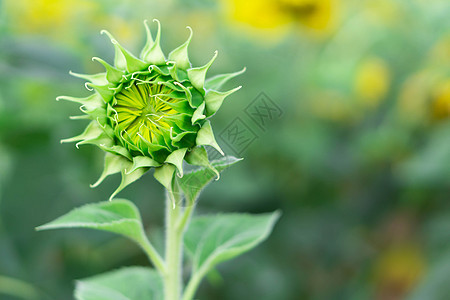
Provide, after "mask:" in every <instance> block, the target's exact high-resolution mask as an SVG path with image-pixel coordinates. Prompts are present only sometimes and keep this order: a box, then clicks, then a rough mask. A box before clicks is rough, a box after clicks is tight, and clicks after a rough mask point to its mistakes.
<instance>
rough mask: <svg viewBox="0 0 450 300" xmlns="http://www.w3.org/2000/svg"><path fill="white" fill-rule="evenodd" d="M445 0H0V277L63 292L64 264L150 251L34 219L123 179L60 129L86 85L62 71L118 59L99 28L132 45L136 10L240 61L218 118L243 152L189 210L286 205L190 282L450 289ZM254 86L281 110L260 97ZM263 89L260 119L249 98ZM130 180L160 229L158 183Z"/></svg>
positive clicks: (416, 291) (113, 260)
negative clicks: (243, 244) (230, 256)
mask: <svg viewBox="0 0 450 300" xmlns="http://www.w3.org/2000/svg"><path fill="white" fill-rule="evenodd" d="M449 14H450V7H449V4H448V1H445V0H432V1H424V0H341V1H337V0H325V1H319V0H259V1H256V0H248V1H237V0H193V1H181V0H169V1H119V0H108V1H107V0H97V1H87V0H86V1H85V0H82V1H74V0H56V1H49V0H1V1H0V200H1V202H0V253H1V254H2V255H1V259H0V276H2V277H0V278H9V279H14V280H20V282H21V283H23V284H26V285H27V286H31V288H32V290H33V291H34V290H36V291H37V292H38V294H39V297H38V299H68V298H70V295H71V291H72V289H73V279H76V278H84V277H89V276H91V275H93V274H96V273H101V272H106V271H108V270H111V269H114V268H118V267H120V266H124V265H135V264H145V261H146V258H145V257H143V256H142V255H140V254H139V253H140V252H139V249H138V248H137V247H135V246H134V245H130V244H128V243H127V241H126V240H125V239H122V238H115V237H113V236H112V235H104V234H97V233H93V232H87V231H86V232H84V231H83V232H79V234H77V233H76V232H75V233H71V234H67V233H65V232H40V233H36V232H35V231H34V227H35V226H36V225H39V224H43V223H45V222H47V221H49V220H51V219H53V218H54V217H55V216H58V215H61V214H62V213H64V212H66V211H68V210H69V209H70V208H72V207H74V206H79V205H80V204H84V203H91V202H98V201H102V200H106V199H107V197H108V192H109V191H111V189H112V188H113V187H114V186H115V185H116V184H117V183H118V181H119V178H115V179H114V178H112V179H109V180H107V181H106V182H105V186H103V187H101V188H98V189H94V190H91V189H89V188H88V185H89V184H90V183H93V182H94V180H95V179H96V178H97V176H98V174H99V172H100V170H101V168H102V164H103V161H102V155H101V153H99V151H96V150H95V149H93V148H92V147H86V148H83V147H81V149H80V150H76V149H75V148H74V147H73V146H72V145H60V144H59V140H60V139H61V138H65V137H69V136H72V135H74V134H76V133H78V132H79V131H81V130H82V128H83V127H84V126H85V124H83V121H80V122H79V123H77V122H69V121H68V120H67V116H68V115H77V114H79V112H77V108H76V106H75V105H71V104H70V103H57V102H56V101H54V99H55V98H56V96H58V95H60V94H62V93H64V94H67V93H68V92H69V93H70V92H72V94H73V95H80V94H82V93H85V94H86V95H87V94H88V92H87V91H83V90H82V89H81V88H80V86H81V84H80V83H81V81H80V82H76V81H74V80H73V79H71V78H70V77H69V75H68V70H72V71H74V72H79V73H94V72H98V71H101V70H100V67H99V66H97V64H95V63H93V62H90V61H86V60H85V57H89V56H100V57H109V58H110V61H111V60H112V56H113V49H111V48H109V47H108V48H107V47H106V46H105V45H108V43H106V42H105V41H104V40H103V39H105V37H104V36H101V35H99V31H100V30H101V29H108V30H109V31H110V32H112V33H113V34H115V36H117V38H118V39H119V40H120V41H121V42H122V44H124V45H127V46H128V47H130V48H131V49H134V50H137V49H140V48H141V45H142V43H143V41H144V32H143V30H142V28H143V27H142V21H143V20H144V19H149V20H151V19H153V18H158V19H160V20H161V22H162V24H165V26H164V27H163V31H164V34H163V37H164V40H163V41H162V45H163V49H173V48H174V47H175V46H177V45H179V44H180V43H181V42H183V41H184V39H185V37H186V34H187V32H186V30H185V26H186V25H190V26H191V27H192V28H193V29H194V32H195V35H194V37H193V39H194V41H193V43H192V47H193V48H192V50H191V51H190V53H192V56H193V57H192V61H193V62H194V63H195V64H196V65H202V64H204V63H206V61H205V59H204V57H208V58H209V57H210V56H211V54H212V53H213V52H214V50H216V49H218V50H219V52H220V54H221V55H220V56H219V58H218V59H217V61H216V62H215V64H216V68H215V69H214V70H215V71H217V73H223V72H227V71H230V70H238V69H240V68H241V67H243V66H246V67H247V72H246V73H245V74H244V75H243V79H242V82H243V83H244V88H243V90H242V92H240V93H239V95H236V96H235V97H234V98H233V99H232V100H231V101H230V102H227V103H224V106H223V110H222V111H221V112H220V113H219V114H218V115H217V116H216V121H217V122H216V124H217V125H216V128H214V129H215V131H216V132H223V133H224V134H223V135H221V137H222V139H221V138H219V139H218V142H219V144H221V146H223V147H224V149H228V151H226V152H228V154H231V155H238V156H243V157H244V158H245V160H244V161H243V162H241V163H240V166H236V167H235V168H233V170H232V171H229V172H230V174H228V171H226V172H224V174H223V179H222V180H221V181H220V182H219V183H212V184H211V185H210V186H209V187H208V188H207V189H206V191H205V192H204V193H203V194H202V195H201V198H200V205H199V209H200V210H203V211H207V212H215V211H250V212H254V213H258V212H267V211H273V210H274V209H277V208H281V209H282V210H283V216H282V218H281V220H280V223H279V226H277V227H276V230H275V232H274V235H273V236H272V238H271V239H270V240H269V241H267V242H266V243H265V244H264V247H261V248H259V249H257V250H254V251H253V252H252V253H251V254H249V255H245V256H243V257H241V258H239V259H238V262H237V263H234V264H225V265H223V266H220V271H221V274H223V276H224V278H223V280H222V279H221V278H218V277H217V275H216V274H215V273H214V274H211V276H210V282H209V283H205V284H203V285H202V286H201V289H200V293H199V294H198V297H199V298H200V299H263V300H264V299H267V300H271V299H407V298H408V297H411V299H414V300H416V299H447V298H448V297H447V298H446V297H445V295H448V292H449V291H448V289H449V286H450V285H449V283H450V282H449V279H448V278H450V277H449V276H448V272H447V270H448V257H449V254H450V247H449V245H450V221H449V220H450V207H449V206H450V204H449V201H448V200H449V198H450V21H449V18H448V15H449ZM261 92H264V93H265V94H266V95H267V96H268V97H269V98H270V99H271V100H272V101H273V103H275V104H276V105H277V106H278V107H279V108H280V109H281V110H282V112H283V114H282V115H281V117H273V116H272V115H271V114H269V111H267V110H265V109H264V107H263V106H261V105H260V104H261V103H260V102H254V100H255V99H256V97H257V96H258V95H259V94H260V93H261ZM258 103H259V104H258ZM255 105H256V107H257V108H258V107H259V112H260V115H259V116H258V117H261V113H264V114H265V116H266V117H263V119H264V118H265V119H264V121H265V122H264V123H263V124H264V125H263V126H259V125H261V124H259V125H258V124H256V123H255V122H254V120H253V119H254V118H253V119H252V116H253V117H255V115H252V114H250V113H247V112H249V111H250V110H249V109H247V110H246V108H255ZM270 116H272V118H270ZM233 117H235V118H238V119H239V120H240V121H239V122H244V123H245V124H246V126H247V127H244V128H247V129H246V130H247V131H248V132H247V133H249V134H250V136H252V137H254V138H252V139H250V140H249V141H252V142H251V143H249V144H248V145H246V147H244V150H242V151H237V152H238V153H236V151H234V150H233V143H232V140H231V139H230V137H229V136H227V135H226V133H227V130H228V129H230V128H232V126H233V125H235V124H236V123H230V119H231V120H234V119H233ZM257 120H258V119H257ZM230 126H231V127H230ZM230 145H231V147H230ZM235 150H236V149H235ZM108 185H109V186H108ZM123 194H124V195H123V196H124V197H126V198H127V199H132V200H133V201H134V202H135V203H136V204H137V205H138V206H139V208H140V210H141V211H142V213H143V220H147V223H146V224H145V226H146V227H147V228H148V233H149V234H150V237H151V239H153V240H155V242H156V243H158V240H159V236H160V231H161V230H162V228H161V226H160V224H161V223H162V211H163V200H162V199H163V195H162V189H161V188H160V187H159V186H158V185H157V184H156V183H154V182H153V180H151V179H150V177H144V178H143V179H141V180H140V181H139V182H138V183H137V184H136V186H135V188H134V189H130V190H125V191H124V192H123ZM445 266H447V267H445ZM19 286H20V285H19ZM212 287H213V288H212ZM0 288H1V285H0ZM429 291H432V292H433V294H432V296H429V295H431V294H430V293H431V292H429ZM6 292H8V291H6V290H1V289H0V298H1V299H17V298H10V297H9V296H8V295H6ZM8 293H9V294H13V293H12V292H11V291H9V292H8ZM30 295H32V293H31V294H29V295H28V296H26V295H25V296H23V297H22V298H23V299H33V298H32V297H33V296H30ZM423 295H427V297H428V296H429V297H431V298H423V297H424V296H423ZM19 299H20V298H19Z"/></svg>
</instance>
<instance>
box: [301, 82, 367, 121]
mask: <svg viewBox="0 0 450 300" xmlns="http://www.w3.org/2000/svg"><path fill="white" fill-rule="evenodd" d="M309 104H310V110H311V111H312V112H313V113H314V114H315V115H316V116H317V117H319V118H322V119H325V120H329V121H334V122H342V123H347V124H352V123H354V122H357V121H358V120H360V119H361V117H362V115H361V113H360V111H359V110H358V109H355V105H354V104H353V100H352V99H351V98H349V97H346V96H345V95H344V94H342V93H341V92H339V91H333V90H327V91H321V92H317V93H315V95H314V96H312V98H311V99H310V101H309Z"/></svg>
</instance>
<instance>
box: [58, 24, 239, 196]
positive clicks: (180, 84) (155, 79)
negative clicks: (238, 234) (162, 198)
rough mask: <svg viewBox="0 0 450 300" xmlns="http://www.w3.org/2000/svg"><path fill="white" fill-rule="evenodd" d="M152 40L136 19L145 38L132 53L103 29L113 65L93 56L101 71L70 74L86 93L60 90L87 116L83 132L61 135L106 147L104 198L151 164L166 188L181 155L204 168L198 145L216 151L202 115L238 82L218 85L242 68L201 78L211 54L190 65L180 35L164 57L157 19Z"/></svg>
mask: <svg viewBox="0 0 450 300" xmlns="http://www.w3.org/2000/svg"><path fill="white" fill-rule="evenodd" d="M154 21H155V22H157V24H158V32H157V34H156V37H155V39H153V37H152V34H151V31H150V29H149V27H148V24H147V22H144V25H145V29H146V33H147V42H146V44H145V46H144V48H143V50H142V52H141V54H140V57H139V58H138V57H136V56H134V55H133V54H131V53H130V52H129V51H127V50H126V49H125V48H123V47H122V46H121V45H120V44H119V43H118V42H117V40H116V39H114V37H113V36H112V35H111V34H110V33H109V32H107V31H102V33H104V34H106V35H107V36H108V37H109V38H110V40H111V42H112V44H113V45H114V48H115V58H114V65H110V64H108V63H107V62H105V61H104V60H102V59H100V58H97V57H94V58H93V60H94V61H97V62H99V63H101V64H102V65H103V66H104V67H105V72H103V73H99V74H93V75H84V74H77V73H73V72H71V74H72V75H74V76H76V77H80V78H82V79H85V80H87V81H88V82H87V83H86V88H87V89H88V90H90V91H92V92H93V94H92V95H90V96H88V97H86V98H75V97H68V96H61V97H58V98H57V99H64V100H69V101H74V102H78V103H80V104H81V107H80V110H81V111H82V112H83V113H84V115H82V116H77V117H72V118H74V119H89V120H90V123H89V124H88V126H87V127H86V129H85V131H84V132H83V133H82V134H80V135H78V136H76V137H73V138H69V139H65V140H62V142H77V144H76V146H77V147H78V146H79V145H82V144H94V145H97V146H98V147H100V148H101V149H102V150H104V151H105V152H106V155H105V166H104V170H103V173H102V174H101V176H100V178H99V179H98V181H97V182H96V183H95V184H93V185H92V186H93V187H95V186H97V185H99V184H100V183H101V182H102V181H103V180H104V179H105V178H106V177H107V176H109V175H112V174H115V173H121V175H122V182H121V184H120V186H119V187H118V188H117V189H116V191H115V192H114V193H113V194H112V195H111V199H112V198H113V197H114V196H115V195H116V194H117V193H119V192H120V191H121V190H122V189H123V188H125V187H126V186H127V185H129V184H130V183H132V182H134V181H136V180H137V179H139V178H140V177H141V176H142V175H144V173H146V172H147V171H148V170H150V169H151V168H155V175H154V176H155V178H156V179H157V180H158V181H159V182H161V183H162V184H163V185H164V186H165V187H166V188H168V189H170V188H171V184H172V180H173V177H174V175H175V173H178V176H180V177H182V176H183V160H185V161H186V162H188V163H190V164H193V165H199V166H203V167H208V168H211V169H212V170H213V171H215V172H216V173H217V174H218V172H217V171H216V170H215V169H214V168H213V167H212V166H211V164H210V162H209V160H208V156H207V153H206V150H205V147H204V146H211V147H213V148H215V149H216V150H217V151H219V152H220V153H221V154H222V155H223V152H222V150H221V149H220V147H219V145H218V144H217V142H216V140H215V138H214V134H213V131H212V128H211V124H210V121H209V118H210V117H212V116H213V115H214V114H215V113H216V112H217V110H218V109H219V108H220V106H221V105H222V103H223V101H224V99H225V98H226V97H227V96H229V95H230V94H232V93H234V92H235V91H237V90H239V89H240V87H237V88H235V89H232V90H229V91H225V92H223V91H219V89H220V88H221V87H222V86H223V84H225V83H226V82H227V81H228V80H230V79H232V78H233V77H235V76H237V75H239V74H242V73H243V72H244V71H245V69H243V70H242V71H239V72H236V73H229V74H222V75H217V76H215V77H212V78H210V79H206V73H207V71H208V69H209V68H210V66H211V65H212V63H213V62H214V60H215V58H216V56H217V51H216V53H215V55H214V57H213V58H212V59H211V60H210V61H209V62H208V63H207V64H206V65H204V66H202V67H195V68H194V67H192V65H191V63H190V61H189V57H188V47H189V44H190V41H191V38H192V29H191V28H190V27H188V29H189V30H190V35H189V38H188V40H187V41H186V42H185V43H184V44H182V45H181V46H179V47H178V48H176V49H174V50H173V51H172V52H170V54H169V56H168V58H167V59H166V57H165V55H164V53H163V52H162V50H161V47H160V37H161V26H160V23H159V21H158V20H154Z"/></svg>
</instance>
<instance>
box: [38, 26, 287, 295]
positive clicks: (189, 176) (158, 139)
mask: <svg viewBox="0 0 450 300" xmlns="http://www.w3.org/2000/svg"><path fill="white" fill-rule="evenodd" d="M156 22H157V23H158V33H157V35H156V38H155V39H153V38H152V35H151V32H150V29H149V27H148V25H147V23H145V28H146V32H147V43H146V45H145V46H144V49H143V50H142V53H141V55H140V58H137V57H135V56H134V55H133V54H131V53H130V52H128V51H127V50H125V48H123V47H122V46H121V45H120V44H119V43H118V42H117V41H116V40H115V39H114V38H113V36H112V35H111V34H109V33H108V32H106V31H103V32H104V33H106V34H107V35H108V36H109V37H110V39H111V42H112V43H113V44H114V47H115V59H114V65H113V66H112V65H109V64H108V63H106V62H105V61H103V60H102V59H100V58H94V59H93V60H95V61H98V62H100V63H101V64H102V65H103V66H104V67H105V69H106V72H104V73H100V74H95V75H82V74H75V73H72V74H73V75H75V76H77V77H81V78H84V79H86V80H88V82H87V83H86V87H87V88H88V89H90V90H92V91H94V93H93V94H92V95H91V96H89V97H87V98H74V97H66V96H63V97H59V98H58V99H64V100H69V101H74V102H78V103H80V104H81V105H82V106H81V110H82V111H83V112H84V113H85V115H83V116H80V117H76V118H81V119H89V120H90V123H89V125H88V126H87V128H86V130H85V131H84V132H83V133H82V134H81V135H79V136H77V137H74V138H71V139H66V140H63V142H77V147H78V145H82V144H94V145H97V146H98V147H99V148H101V149H102V150H104V151H105V153H106V154H105V167H104V171H103V173H102V174H101V176H100V179H99V180H98V181H97V182H96V183H95V184H94V185H93V186H97V185H99V184H100V183H101V182H102V181H103V179H104V178H105V177H107V176H109V175H111V174H115V173H121V175H122V181H121V184H120V185H119V187H118V188H117V189H116V191H114V192H113V194H112V195H111V197H110V201H107V202H100V203H95V204H88V205H85V206H83V207H81V208H78V209H75V210H73V211H71V212H69V213H68V214H66V215H64V216H62V217H60V218H58V219H56V220H54V221H52V222H50V223H48V224H45V225H43V226H40V227H38V229H39V230H45V229H55V228H73V227H85V228H93V229H98V230H105V231H110V232H114V233H117V234H121V235H123V236H126V237H128V238H129V239H131V240H132V241H134V242H136V243H137V244H138V245H139V246H140V247H141V248H142V249H143V251H145V253H146V254H147V256H148V258H149V260H150V261H151V263H152V264H153V266H154V267H155V269H150V268H144V267H129V268H123V269H120V270H116V271H113V272H110V273H107V274H103V275H98V276H95V277H92V278H88V279H85V280H81V281H79V282H78V283H77V286H76V290H75V297H76V298H77V299H80V300H87V299H98V300H100V299H108V300H110V299H130V300H145V299H166V300H178V299H183V300H190V299H193V297H194V294H195V292H196V290H197V288H198V286H199V284H200V282H201V280H202V279H203V278H204V277H205V275H206V274H207V273H208V272H209V271H211V270H212V269H213V268H214V267H215V266H216V265H217V264H219V263H220V262H223V261H225V260H229V259H231V258H233V257H235V256H237V255H239V254H242V253H244V252H246V251H248V250H250V249H252V248H253V247H255V246H256V245H257V244H259V243H261V242H262V241H263V240H264V239H265V238H266V237H267V236H268V235H269V234H270V231H271V230H272V227H273V225H274V223H275V222H276V220H277V219H278V217H279V213H278V212H275V213H272V214H262V215H256V216H255V215H248V214H229V215H227V214H221V215H217V216H200V217H192V214H193V211H194V208H195V205H196V202H197V198H198V197H199V194H200V192H201V190H202V189H203V188H204V187H205V186H206V185H207V184H208V183H209V182H210V181H212V180H213V179H214V178H216V179H218V178H219V174H220V172H221V171H223V170H224V169H226V168H228V167H229V166H231V165H233V164H235V163H237V162H238V161H239V160H240V159H237V158H234V157H232V156H225V157H223V158H221V159H218V160H214V161H210V160H209V159H208V155H207V152H206V149H205V146H211V147H213V148H215V149H216V150H217V151H219V152H220V153H221V154H222V155H223V152H222V150H221V149H220V147H219V145H218V144H217V143H216V140H215V138H214V135H213V131H212V128H211V124H210V121H209V119H210V117H212V116H213V115H214V114H215V113H216V112H217V110H218V109H219V108H220V106H221V105H222V102H223V101H224V99H225V97H227V96H228V95H230V94H232V93H233V92H235V91H237V90H238V89H239V88H240V87H239V88H235V89H232V90H230V91H227V92H220V91H218V90H219V89H220V88H221V87H222V85H223V84H224V83H226V82H227V81H228V80H230V79H232V78H234V77H235V76H237V75H239V74H241V73H242V72H243V71H244V70H242V71H240V72H236V73H230V74H223V75H218V76H215V77H213V78H210V79H208V80H206V72H207V71H208V69H209V67H210V66H211V64H212V63H213V61H214V59H215V57H216V55H217V52H216V55H215V56H214V57H213V59H212V60H211V61H210V62H209V63H207V64H206V65H205V66H203V67H199V68H193V67H192V66H191V63H190V61H189V58H188V46H189V43H190V40H191V37H192V30H191V35H190V36H189V39H188V40H187V41H186V42H185V43H184V44H183V45H181V46H180V47H178V48H176V49H175V50H173V51H172V52H171V53H170V54H169V56H168V59H167V60H166V58H165V56H164V54H163V52H162V50H161V48H160V36H161V30H160V24H159V22H158V21H156ZM189 29H190V28H189ZM184 161H185V162H186V163H188V164H191V165H194V166H197V168H196V169H194V170H193V171H189V172H185V171H184V168H183V163H184ZM151 169H154V177H155V178H156V179H157V180H158V181H159V182H160V183H161V184H162V185H163V186H164V187H165V189H166V191H167V192H166V207H167V208H166V236H165V243H166V244H165V255H164V258H163V257H162V256H161V255H160V254H159V253H158V252H157V251H156V249H155V248H154V247H153V245H152V244H151V243H150V241H149V239H148V238H147V236H146V233H145V231H144V228H143V226H142V222H141V217H140V214H139V211H138V209H137V207H136V206H135V205H134V204H133V203H132V202H130V201H128V200H123V199H115V196H116V195H117V193H119V192H120V191H121V190H122V189H124V188H125V187H126V186H128V185H129V184H131V183H132V182H134V181H136V180H137V179H139V178H140V177H141V176H142V175H143V174H144V173H146V172H147V171H149V170H151ZM183 250H186V252H187V253H188V254H189V255H190V257H191V258H192V270H191V276H190V279H189V280H188V281H187V285H186V286H185V288H183V286H184V285H183V278H182V269H183V262H182V257H183Z"/></svg>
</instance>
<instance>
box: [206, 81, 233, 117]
mask: <svg viewBox="0 0 450 300" xmlns="http://www.w3.org/2000/svg"><path fill="white" fill-rule="evenodd" d="M241 88H242V86H238V87H237V88H235V89H232V90H230V91H228V92H218V91H209V92H207V93H206V95H205V103H206V116H208V117H210V116H212V115H214V114H215V113H216V112H217V111H218V110H219V108H220V107H221V106H222V103H223V100H225V98H226V97H228V96H229V95H231V94H233V93H234V92H236V91H238V90H240V89H241Z"/></svg>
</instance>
